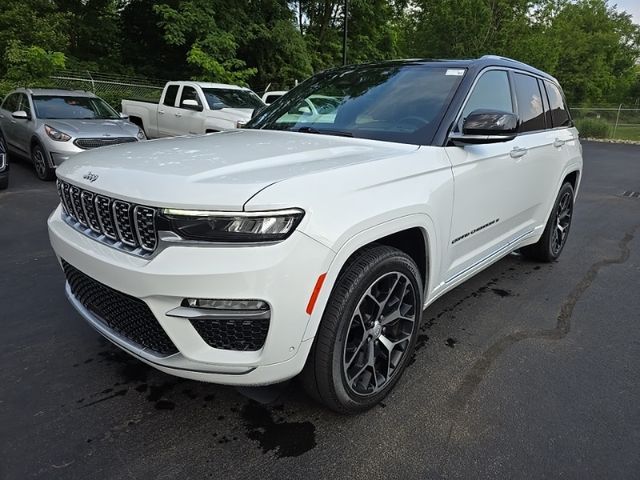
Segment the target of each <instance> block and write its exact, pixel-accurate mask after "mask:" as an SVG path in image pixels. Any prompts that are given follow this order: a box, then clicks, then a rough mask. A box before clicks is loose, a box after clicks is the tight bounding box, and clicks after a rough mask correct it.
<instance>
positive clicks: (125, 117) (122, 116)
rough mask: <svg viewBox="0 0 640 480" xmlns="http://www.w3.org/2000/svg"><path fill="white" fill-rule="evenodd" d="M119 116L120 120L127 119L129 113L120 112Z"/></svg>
mask: <svg viewBox="0 0 640 480" xmlns="http://www.w3.org/2000/svg"><path fill="white" fill-rule="evenodd" d="M120 118H121V119H122V120H129V115H127V114H126V113H121V114H120Z"/></svg>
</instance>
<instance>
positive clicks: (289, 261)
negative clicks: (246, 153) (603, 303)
mask: <svg viewBox="0 0 640 480" xmlns="http://www.w3.org/2000/svg"><path fill="white" fill-rule="evenodd" d="M48 226H49V236H50V240H51V244H52V246H53V248H54V250H55V252H56V255H57V256H58V258H59V259H63V260H64V261H66V262H68V263H69V264H70V265H72V266H73V267H75V268H76V269H78V270H80V271H81V272H82V273H84V274H85V275H87V276H89V277H91V278H92V279H94V280H96V281H98V282H100V283H102V284H104V285H106V286H108V287H110V288H111V289H114V290H117V291H119V292H122V293H125V294H127V295H130V296H132V297H135V298H138V299H141V300H142V301H144V302H145V304H146V305H147V306H148V307H149V309H150V310H151V312H152V313H153V316H154V317H155V318H156V319H157V321H158V323H159V324H160V326H161V327H162V329H163V330H164V331H165V332H166V334H167V335H168V337H169V338H170V339H171V341H172V342H173V343H174V344H175V346H176V348H177V350H178V353H175V354H172V355H169V356H160V355H157V354H155V353H154V352H152V351H149V350H148V349H145V348H141V346H140V345H138V344H136V343H135V342H132V341H130V339H128V338H126V337H124V336H122V335H120V334H118V333H117V332H115V331H114V330H112V329H111V328H109V327H108V326H107V325H106V324H105V323H104V322H102V321H101V319H99V318H97V317H96V316H95V315H94V314H93V313H92V312H91V311H89V310H88V309H87V308H85V307H84V306H83V304H82V303H81V302H80V301H79V300H78V299H77V298H75V297H74V296H73V294H72V293H71V290H70V288H69V285H68V284H67V295H68V296H69V298H70V301H71V303H72V304H73V306H74V307H75V308H76V309H77V310H78V312H79V313H80V314H81V315H82V316H83V317H84V318H85V319H86V320H87V321H88V322H89V323H90V324H91V325H92V326H93V327H94V328H95V329H96V330H98V331H99V332H100V333H101V334H102V335H104V336H105V337H106V338H108V339H109V340H110V341H112V342H113V343H114V344H116V345H117V346H119V347H121V348H122V349H124V350H126V351H127V352H129V353H130V354H132V355H134V356H135V357H137V358H139V359H140V360H142V361H144V362H146V363H148V364H150V365H152V366H154V367H156V368H158V369H160V370H162V371H164V372H166V373H170V374H173V375H177V376H181V377H185V378H191V379H196V380H203V381H208V382H214V383H221V384H235V385H265V384H270V383H276V382H278V381H282V380H286V379H288V378H291V377H293V376H295V375H297V374H298V373H299V372H300V371H301V370H302V368H303V366H304V363H305V361H306V358H307V354H308V352H309V350H310V348H311V344H312V342H313V338H308V339H306V340H305V341H303V336H304V333H305V330H306V328H307V323H308V321H309V315H308V314H307V313H306V311H305V310H306V306H307V303H308V301H309V297H310V295H311V293H312V291H313V288H314V285H315V282H316V280H317V278H318V276H319V275H320V274H322V273H324V272H326V271H327V269H328V268H329V265H330V263H331V261H332V260H333V256H334V254H333V252H332V251H331V250H330V249H328V248H327V247H325V246H323V245H321V244H320V243H318V242H317V241H315V240H313V239H311V238H309V237H308V236H306V235H304V234H303V233H300V232H294V233H293V234H292V235H291V237H289V238H288V239H287V240H285V241H284V242H280V243H277V244H273V245H263V246H251V247H246V246H242V247H241V246H215V245H186V244H185V245H175V246H168V247H166V248H164V249H161V250H160V251H158V253H157V254H156V255H155V256H154V257H152V258H141V257H136V256H133V255H130V254H127V253H125V252H121V251H118V250H115V249H113V248H111V247H109V246H107V245H103V244H100V243H98V242H96V241H95V240H93V239H91V238H89V237H86V236H85V235H83V234H82V233H80V232H78V231H76V230H75V229H73V228H72V227H70V226H69V225H67V223H66V222H65V221H64V220H63V219H62V217H61V212H60V207H58V208H57V209H56V210H55V211H54V212H53V213H52V215H51V216H50V217H49V221H48ZM184 298H217V299H259V300H263V301H266V302H267V303H268V304H269V306H270V310H271V320H270V326H269V330H268V333H267V337H266V340H265V342H264V346H263V347H262V348H261V349H260V350H256V351H236V350H226V349H218V348H213V347H211V346H209V345H208V344H207V343H206V342H205V341H204V340H203V338H202V337H201V336H200V335H199V334H198V332H197V331H196V330H195V328H194V327H193V326H192V324H191V323H190V321H189V319H187V318H179V317H175V316H170V315H167V313H168V312H170V311H171V310H173V309H175V308H178V307H180V305H181V303H182V301H183V299H184Z"/></svg>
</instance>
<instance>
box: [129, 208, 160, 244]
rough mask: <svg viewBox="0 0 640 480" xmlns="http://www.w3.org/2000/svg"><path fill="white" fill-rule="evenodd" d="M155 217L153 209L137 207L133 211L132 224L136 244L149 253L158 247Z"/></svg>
mask: <svg viewBox="0 0 640 480" xmlns="http://www.w3.org/2000/svg"><path fill="white" fill-rule="evenodd" d="M155 217H156V211H155V209H153V208H150V207H143V206H141V205H137V206H136V207H135V208H134V209H133V223H134V225H135V230H136V233H137V234H138V242H139V243H140V246H141V247H142V248H144V249H145V250H147V251H149V252H152V251H154V250H155V249H156V246H157V245H158V237H157V235H156V221H155Z"/></svg>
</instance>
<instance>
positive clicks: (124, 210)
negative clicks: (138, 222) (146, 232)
mask: <svg viewBox="0 0 640 480" xmlns="http://www.w3.org/2000/svg"><path fill="white" fill-rule="evenodd" d="M111 208H112V210H113V221H114V223H115V225H116V232H118V238H119V239H120V241H121V242H122V243H124V244H125V245H129V246H130V247H137V246H138V241H137V239H136V235H135V233H134V232H133V222H132V220H131V213H132V212H131V210H132V208H131V204H130V203H129V202H123V201H122V200H114V201H113V205H112V206H111Z"/></svg>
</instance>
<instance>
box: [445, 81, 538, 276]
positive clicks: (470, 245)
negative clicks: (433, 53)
mask: <svg viewBox="0 0 640 480" xmlns="http://www.w3.org/2000/svg"><path fill="white" fill-rule="evenodd" d="M479 109H488V110H500V111H507V112H512V113H515V112H516V105H515V102H514V99H513V98H512V95H511V84H510V77H509V72H507V71H506V70H500V69H491V70H487V71H485V72H484V73H482V74H481V76H480V77H479V78H478V80H477V81H476V84H475V85H474V87H473V88H472V91H471V94H470V95H469V97H468V99H467V101H466V102H465V106H464V107H463V109H462V112H461V115H460V118H459V119H458V121H457V125H456V127H455V128H456V129H458V130H459V129H460V128H461V124H462V121H463V120H464V118H465V117H466V116H467V115H469V114H470V113H471V112H473V111H474V110H479ZM445 151H446V153H447V155H448V156H449V159H450V161H451V165H452V169H453V177H454V188H455V191H454V205H453V215H452V220H451V234H450V238H449V239H448V244H449V245H448V252H449V254H448V262H447V264H448V268H447V273H446V275H445V278H446V279H447V280H446V281H447V282H449V283H450V282H454V281H455V280H456V279H459V278H461V277H462V276H464V274H465V273H467V272H468V271H470V270H472V269H473V267H475V266H476V265H479V264H480V263H481V262H482V261H483V260H485V259H489V258H490V257H492V256H493V255H494V254H497V252H500V251H502V250H504V249H506V248H507V247H508V245H509V243H510V242H512V241H513V240H514V239H516V238H518V237H519V236H520V235H522V234H523V232H525V231H526V230H527V229H528V228H530V227H531V218H530V212H529V213H528V212H527V210H528V208H529V207H528V206H527V205H525V204H526V203H527V202H526V201H524V200H523V198H522V188H523V181H525V182H526V179H524V178H523V175H522V168H521V167H522V165H523V163H524V162H526V161H527V160H526V156H527V153H528V152H527V150H526V148H525V147H523V146H522V145H521V141H520V139H519V138H518V137H516V138H515V139H514V140H511V141H508V142H500V143H490V144H482V145H465V146H464V147H459V146H448V147H446V148H445Z"/></svg>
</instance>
